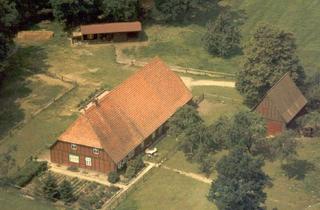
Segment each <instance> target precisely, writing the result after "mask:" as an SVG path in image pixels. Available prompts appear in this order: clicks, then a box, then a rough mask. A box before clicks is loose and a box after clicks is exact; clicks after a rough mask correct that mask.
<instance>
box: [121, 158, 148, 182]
mask: <svg viewBox="0 0 320 210" xmlns="http://www.w3.org/2000/svg"><path fill="white" fill-rule="evenodd" d="M143 167H144V163H143V159H142V155H139V156H137V157H136V158H134V159H132V160H129V161H128V163H127V169H126V174H125V176H126V177H127V178H128V179H131V178H133V177H134V176H135V175H136V174H137V173H138V172H139V171H140V170H141V169H142V168H143Z"/></svg>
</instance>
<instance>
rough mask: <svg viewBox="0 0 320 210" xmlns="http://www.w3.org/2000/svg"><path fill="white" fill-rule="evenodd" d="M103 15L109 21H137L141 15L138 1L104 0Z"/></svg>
mask: <svg viewBox="0 0 320 210" xmlns="http://www.w3.org/2000/svg"><path fill="white" fill-rule="evenodd" d="M101 9H102V13H103V15H104V16H105V17H106V18H107V19H108V20H113V21H129V20H137V19H138V15H139V1H138V0H103V1H102V6H101Z"/></svg>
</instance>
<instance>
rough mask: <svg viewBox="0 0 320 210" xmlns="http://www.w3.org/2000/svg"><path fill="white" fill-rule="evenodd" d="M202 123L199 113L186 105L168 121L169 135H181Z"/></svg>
mask: <svg viewBox="0 0 320 210" xmlns="http://www.w3.org/2000/svg"><path fill="white" fill-rule="evenodd" d="M199 122H202V119H201V117H200V116H199V113H198V111H197V110H196V109H195V108H194V107H193V106H190V105H185V106H183V107H182V108H181V109H179V110H178V111H177V112H176V113H175V114H174V115H173V116H172V117H171V118H170V119H169V121H168V125H169V131H168V132H169V134H172V135H179V134H180V133H181V132H183V131H184V130H185V129H187V128H190V127H192V126H193V125H194V124H197V123H199Z"/></svg>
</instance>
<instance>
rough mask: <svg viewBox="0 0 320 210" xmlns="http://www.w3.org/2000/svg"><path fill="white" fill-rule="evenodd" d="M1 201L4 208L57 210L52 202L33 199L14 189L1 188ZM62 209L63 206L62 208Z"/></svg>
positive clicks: (5, 209) (6, 209) (7, 209)
mask: <svg viewBox="0 0 320 210" xmlns="http://www.w3.org/2000/svg"><path fill="white" fill-rule="evenodd" d="M0 201H1V209H2V210H13V209H15V210H22V209H26V208H27V209H28V210H43V209H47V210H56V209H58V208H55V207H53V206H52V205H51V204H50V203H47V202H41V201H38V200H31V199H29V198H25V197H23V196H22V195H20V194H19V192H17V191H15V190H12V189H7V190H5V189H0ZM60 209H61V208H60Z"/></svg>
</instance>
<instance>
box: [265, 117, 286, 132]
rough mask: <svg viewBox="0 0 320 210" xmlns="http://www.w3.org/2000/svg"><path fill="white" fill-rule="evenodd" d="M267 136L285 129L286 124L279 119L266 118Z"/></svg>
mask: <svg viewBox="0 0 320 210" xmlns="http://www.w3.org/2000/svg"><path fill="white" fill-rule="evenodd" d="M266 123H267V133H268V136H271V135H272V136H275V135H277V134H280V133H282V132H283V131H284V130H285V129H286V125H285V123H283V122H280V121H274V120H266Z"/></svg>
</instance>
